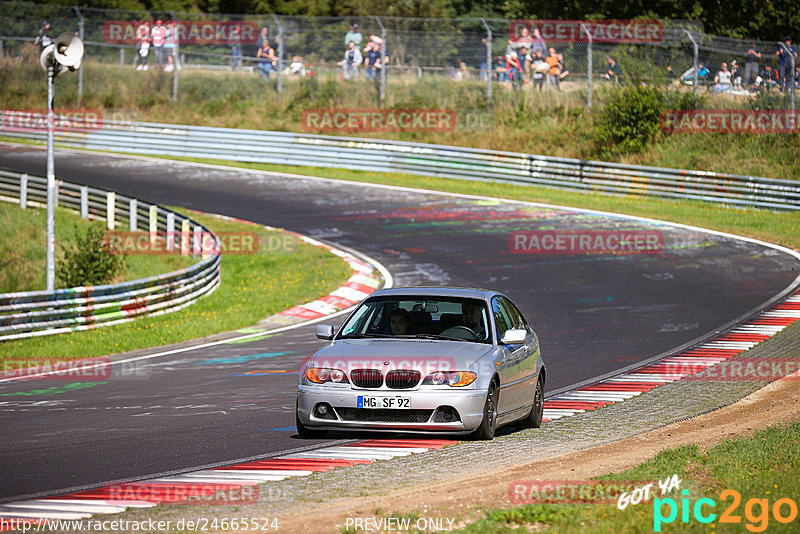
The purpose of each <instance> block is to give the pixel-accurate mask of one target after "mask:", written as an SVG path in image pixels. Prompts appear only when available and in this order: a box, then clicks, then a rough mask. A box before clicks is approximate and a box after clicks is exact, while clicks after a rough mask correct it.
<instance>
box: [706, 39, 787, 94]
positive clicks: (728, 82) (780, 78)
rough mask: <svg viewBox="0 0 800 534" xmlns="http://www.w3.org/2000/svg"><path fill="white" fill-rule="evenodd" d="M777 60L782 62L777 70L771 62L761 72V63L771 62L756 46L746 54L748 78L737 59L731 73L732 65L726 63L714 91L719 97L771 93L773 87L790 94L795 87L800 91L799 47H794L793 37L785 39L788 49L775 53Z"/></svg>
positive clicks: (715, 83)
mask: <svg viewBox="0 0 800 534" xmlns="http://www.w3.org/2000/svg"><path fill="white" fill-rule="evenodd" d="M775 56H777V58H778V68H777V69H775V68H773V66H772V65H771V64H770V63H769V61H768V60H767V62H766V63H765V64H764V66H763V68H762V69H761V70H759V64H760V62H761V61H762V59H765V60H766V59H767V58H764V54H762V53H761V52H759V51H758V48H757V47H756V44H755V43H752V44H751V46H750V48H748V49H747V52H746V53H745V62H744V74H742V69H741V68H739V64H738V63H737V61H736V60H735V59H734V60H733V61H731V64H730V69H729V68H728V63H726V62H723V63H722V65H720V70H719V71H718V72H717V74H716V76H714V91H715V92H717V93H722V92H726V91H731V90H743V89H747V90H750V91H757V90H759V89H764V90H767V91H769V90H770V89H771V88H773V87H779V88H780V91H781V92H784V91H788V90H790V89H791V87H792V86H794V87H800V61H798V55H797V47H796V46H795V45H794V44H792V37H791V36H790V35H787V36H786V38H785V39H784V45H783V46H779V47H778V49H777V50H776V51H775ZM792 56H793V58H792ZM792 59H794V61H792ZM792 63H794V67H792Z"/></svg>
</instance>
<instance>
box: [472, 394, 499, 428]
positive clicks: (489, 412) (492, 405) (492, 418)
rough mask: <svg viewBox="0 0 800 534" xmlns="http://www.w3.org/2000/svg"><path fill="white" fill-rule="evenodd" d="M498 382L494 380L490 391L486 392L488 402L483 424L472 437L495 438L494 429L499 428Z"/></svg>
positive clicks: (485, 407) (484, 411)
mask: <svg viewBox="0 0 800 534" xmlns="http://www.w3.org/2000/svg"><path fill="white" fill-rule="evenodd" d="M498 397H499V395H498V390H497V384H495V383H494V382H492V383H491V384H490V385H489V392H488V393H487V394H486V403H485V404H484V405H483V421H481V426H479V427H478V428H476V429H475V432H473V433H472V439H477V440H490V439H492V438H494V431H495V430H496V428H497V399H498Z"/></svg>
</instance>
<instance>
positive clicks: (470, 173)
mask: <svg viewBox="0 0 800 534" xmlns="http://www.w3.org/2000/svg"><path fill="white" fill-rule="evenodd" d="M0 113H3V112H0ZM0 135H3V136H12V137H23V138H27V139H35V140H39V141H42V142H44V141H45V139H46V132H44V131H33V130H30V131H25V132H8V131H3V130H0ZM57 143H58V144H60V145H63V146H69V147H75V148H84V149H91V150H103V151H111V152H122V153H131V154H148V155H166V156H177V157H192V158H211V159H222V160H232V161H241V162H256V163H272V164H284V165H304V166H313V167H332V168H340V169H352V170H361V171H377V172H400V173H409V174H420V175H425V176H438V177H443V178H455V179H463V180H477V181H494V182H498V181H499V182H507V183H513V184H520V185H535V186H545V187H551V188H559V189H567V190H572V191H583V192H600V193H605V194H614V195H642V196H656V197H662V198H673V199H691V200H701V201H706V202H714V203H719V204H729V205H736V206H753V207H759V208H769V209H778V210H800V181H793V180H782V179H777V178H760V177H754V176H742V175H736V174H722V173H715V172H705V171H693V170H680V169H667V168H659V167H645V166H641V165H627V164H621V163H609V162H600V161H589V160H578V159H570V158H557V157H550V156H538V155H533V154H522V153H515V152H502V151H495V150H483V149H473V148H464V147H456V146H446V145H432V144H423V143H408V142H400V141H389V140H368V139H360V138H351V137H337V136H325V135H310V134H297V133H288V132H271V131H258V130H236V129H229V128H211V127H201V126H180V125H170V124H156V123H137V122H122V121H105V122H104V123H103V125H102V127H101V128H99V129H96V130H91V131H83V132H59V133H58V134H57Z"/></svg>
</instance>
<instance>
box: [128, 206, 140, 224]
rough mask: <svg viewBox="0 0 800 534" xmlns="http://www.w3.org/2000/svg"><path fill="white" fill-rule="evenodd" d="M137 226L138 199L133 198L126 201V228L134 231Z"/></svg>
mask: <svg viewBox="0 0 800 534" xmlns="http://www.w3.org/2000/svg"><path fill="white" fill-rule="evenodd" d="M138 227H139V201H138V200H137V199H135V198H132V199H130V201H129V202H128V230H130V231H131V232H135V231H136V229H137V228H138Z"/></svg>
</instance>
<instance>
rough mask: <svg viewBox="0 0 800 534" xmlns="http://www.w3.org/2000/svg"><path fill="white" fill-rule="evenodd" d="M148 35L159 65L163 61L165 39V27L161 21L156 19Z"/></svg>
mask: <svg viewBox="0 0 800 534" xmlns="http://www.w3.org/2000/svg"><path fill="white" fill-rule="evenodd" d="M150 37H151V39H152V40H153V49H154V50H155V52H156V61H157V62H158V64H159V65H163V63H164V43H165V42H166V41H167V28H166V26H164V24H163V23H162V22H161V19H159V20H157V21H156V25H155V26H153V29H152V30H150Z"/></svg>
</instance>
